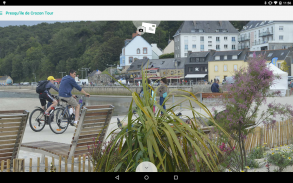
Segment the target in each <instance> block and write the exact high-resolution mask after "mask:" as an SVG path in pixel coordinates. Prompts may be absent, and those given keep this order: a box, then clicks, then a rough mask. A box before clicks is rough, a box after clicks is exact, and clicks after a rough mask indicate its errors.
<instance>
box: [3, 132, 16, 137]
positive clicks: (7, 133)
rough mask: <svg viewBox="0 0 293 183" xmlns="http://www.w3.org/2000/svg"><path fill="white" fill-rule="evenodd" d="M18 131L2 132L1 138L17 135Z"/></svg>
mask: <svg viewBox="0 0 293 183" xmlns="http://www.w3.org/2000/svg"><path fill="white" fill-rule="evenodd" d="M17 134H18V131H14V132H2V133H0V137H1V136H2V137H3V136H7V135H17Z"/></svg>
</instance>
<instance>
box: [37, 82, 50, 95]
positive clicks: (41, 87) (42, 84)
mask: <svg viewBox="0 0 293 183" xmlns="http://www.w3.org/2000/svg"><path fill="white" fill-rule="evenodd" d="M49 82H50V81H47V80H43V81H40V82H39V83H38V85H37V88H36V92H37V93H39V94H40V93H42V92H44V91H45V90H46V85H47V83H49Z"/></svg>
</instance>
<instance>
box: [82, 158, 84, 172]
mask: <svg viewBox="0 0 293 183" xmlns="http://www.w3.org/2000/svg"><path fill="white" fill-rule="evenodd" d="M82 157H83V162H82V171H83V172H85V154H84V155H82Z"/></svg>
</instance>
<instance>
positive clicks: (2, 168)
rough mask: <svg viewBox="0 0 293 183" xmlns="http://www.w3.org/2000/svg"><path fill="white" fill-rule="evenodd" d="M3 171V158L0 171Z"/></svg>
mask: <svg viewBox="0 0 293 183" xmlns="http://www.w3.org/2000/svg"><path fill="white" fill-rule="evenodd" d="M3 171H4V160H2V161H1V172H3Z"/></svg>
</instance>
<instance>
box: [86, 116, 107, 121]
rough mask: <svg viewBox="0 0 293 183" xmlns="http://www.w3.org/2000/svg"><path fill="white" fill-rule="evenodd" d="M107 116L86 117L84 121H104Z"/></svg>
mask: <svg viewBox="0 0 293 183" xmlns="http://www.w3.org/2000/svg"><path fill="white" fill-rule="evenodd" d="M106 118H107V115H99V116H87V117H85V120H98V119H106Z"/></svg>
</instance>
